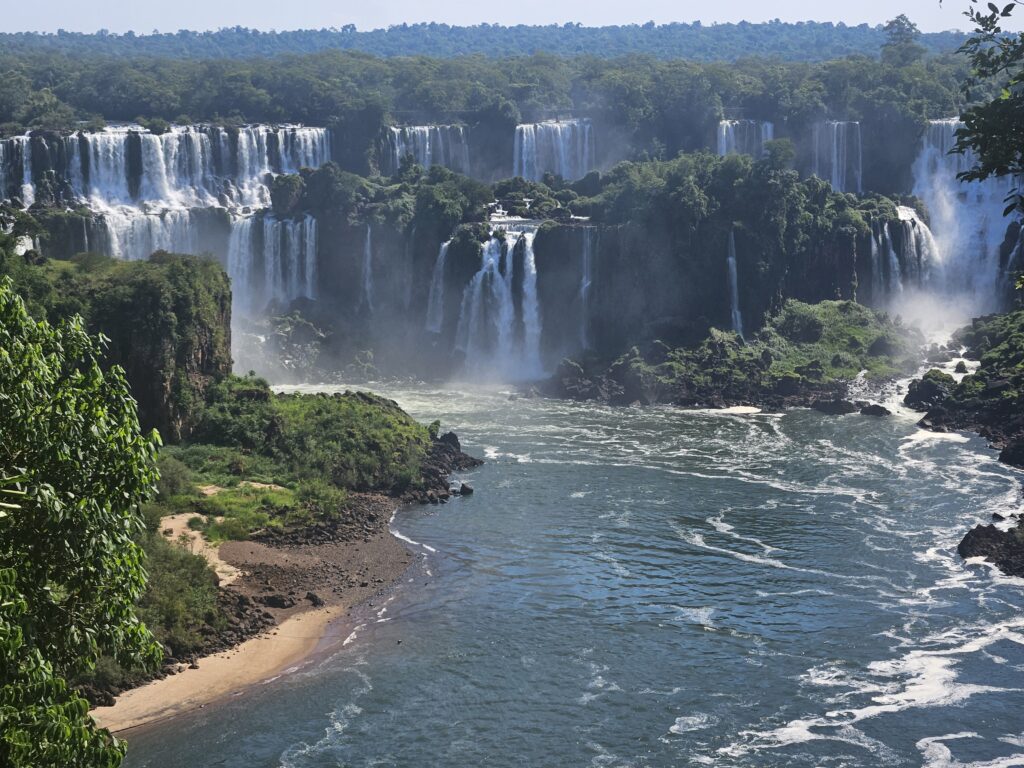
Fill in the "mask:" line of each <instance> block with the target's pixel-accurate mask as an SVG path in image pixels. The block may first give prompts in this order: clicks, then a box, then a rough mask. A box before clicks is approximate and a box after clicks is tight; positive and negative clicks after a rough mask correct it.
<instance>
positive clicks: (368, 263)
mask: <svg viewBox="0 0 1024 768" xmlns="http://www.w3.org/2000/svg"><path fill="white" fill-rule="evenodd" d="M359 303H360V306H361V307H363V308H364V309H366V310H367V311H369V312H370V313H371V314H372V313H373V225H371V224H367V225H366V241H365V242H364V243H363V292H362V295H361V297H360V302H359Z"/></svg>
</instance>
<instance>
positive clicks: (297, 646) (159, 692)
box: [92, 606, 345, 733]
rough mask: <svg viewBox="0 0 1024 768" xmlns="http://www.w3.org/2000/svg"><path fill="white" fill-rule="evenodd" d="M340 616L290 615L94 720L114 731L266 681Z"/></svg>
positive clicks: (337, 610) (339, 611)
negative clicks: (276, 625)
mask: <svg viewBox="0 0 1024 768" xmlns="http://www.w3.org/2000/svg"><path fill="white" fill-rule="evenodd" d="M344 613H345V609H344V608H342V607H340V606H335V607H331V608H320V609H317V610H311V611H305V612H303V613H300V614H298V615H296V616H292V617H291V618H290V619H287V620H285V621H284V622H283V623H282V624H280V625H279V626H278V627H275V628H274V629H273V630H271V631H270V632H269V633H267V634H263V635H260V636H259V637H254V638H253V639H251V640H248V641H246V642H244V643H242V644H241V645H239V646H238V647H236V648H234V649H233V650H231V651H227V652H225V653H218V654H214V655H213V656H206V657H204V658H202V659H201V660H200V661H199V668H198V669H185V670H184V671H183V672H180V673H179V674H177V675H171V676H169V677H165V678H163V679H162V680H154V681H153V682H151V683H148V684H147V685H144V686H142V687H140V688H134V689H132V690H130V691H126V692H125V693H123V694H121V695H120V696H118V697H117V702H116V703H115V704H114V706H112V707H98V708H96V709H94V710H93V711H92V716H93V719H94V720H95V721H96V723H97V724H99V725H100V726H102V727H104V728H108V729H110V730H111V731H113V732H114V733H118V732H121V731H125V730H128V729H130V728H136V727H138V726H140V725H145V724H147V723H153V722H156V721H158V720H166V719H168V718H171V717H175V716H176V715H181V714H184V713H186V712H191V711H193V710H196V709H199V708H201V707H204V706H205V705H207V704H210V703H211V702H214V701H216V700H217V699H219V698H222V697H224V696H228V695H231V694H233V693H236V692H239V691H241V690H244V689H245V688H246V687H248V686H251V685H255V684H257V683H260V682H263V681H265V680H269V679H270V678H272V677H274V676H275V675H278V674H280V673H281V672H282V671H284V670H287V669H289V668H290V667H293V666H297V665H301V663H302V661H303V660H304V659H306V658H307V657H308V656H309V655H310V654H311V653H312V652H313V650H314V649H315V648H316V647H317V645H318V644H319V642H320V639H321V638H322V637H323V636H324V634H325V632H326V629H327V626H328V624H330V622H331V621H332V620H334V619H337V618H338V617H340V616H343V615H344Z"/></svg>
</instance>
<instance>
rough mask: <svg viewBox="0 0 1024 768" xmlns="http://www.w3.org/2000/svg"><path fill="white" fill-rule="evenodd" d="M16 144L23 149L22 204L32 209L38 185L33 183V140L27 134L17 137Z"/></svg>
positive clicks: (21, 154)
mask: <svg viewBox="0 0 1024 768" xmlns="http://www.w3.org/2000/svg"><path fill="white" fill-rule="evenodd" d="M14 142H15V143H16V144H17V145H18V146H19V147H20V148H21V152H20V153H19V155H20V157H21V204H22V205H23V206H24V207H25V208H31V207H32V204H33V203H35V201H36V185H35V184H34V183H33V181H32V139H31V138H29V136H28V135H27V134H26V135H25V136H17V137H15V138H14Z"/></svg>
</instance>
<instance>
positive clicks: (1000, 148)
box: [957, 0, 1024, 213]
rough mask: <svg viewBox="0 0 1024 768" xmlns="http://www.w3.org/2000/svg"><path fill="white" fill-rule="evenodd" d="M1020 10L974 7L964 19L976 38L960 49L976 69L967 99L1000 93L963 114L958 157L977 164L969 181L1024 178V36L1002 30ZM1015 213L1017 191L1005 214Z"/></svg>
mask: <svg viewBox="0 0 1024 768" xmlns="http://www.w3.org/2000/svg"><path fill="white" fill-rule="evenodd" d="M971 2H972V3H977V0H971ZM1017 5H1019V3H1016V2H1011V3H1006V4H1005V5H1003V6H1002V8H1000V7H999V6H997V5H995V4H994V3H988V7H987V9H986V10H979V9H978V8H977V7H972V8H970V9H969V10H968V11H967V13H966V15H967V16H968V18H970V19H971V21H972V22H974V24H975V26H976V30H975V34H974V35H972V36H971V37H970V38H969V39H968V40H967V42H965V43H964V45H963V47H962V48H961V51H963V52H964V53H966V54H967V56H968V58H969V59H970V62H971V66H972V73H971V77H970V78H969V79H968V80H967V81H966V83H965V88H966V92H967V95H968V97H970V96H971V95H972V94H977V95H976V98H977V96H980V95H981V94H978V93H977V92H978V91H979V90H980V89H982V88H988V89H991V88H992V87H993V85H994V86H995V89H996V93H997V95H996V96H995V97H994V98H988V99H984V98H982V99H981V101H980V102H979V103H977V104H975V105H973V106H971V107H970V108H969V109H967V110H966V111H965V112H964V114H963V121H964V128H963V129H962V130H961V131H960V133H959V135H958V138H957V151H959V152H966V151H968V150H971V151H973V152H974V154H975V156H976V158H977V165H976V166H975V167H974V168H972V169H970V170H968V171H966V172H964V173H962V174H961V178H964V179H966V180H977V179H987V178H989V177H990V176H1010V177H1013V178H1019V177H1020V175H1021V173H1024V32H1019V33H1016V34H1013V33H1010V32H1007V31H1006V30H1005V29H1004V28H1003V23H1004V20H1005V19H1008V18H1009V17H1010V16H1011V15H1012V14H1013V11H1014V9H1015V8H1016V6H1017ZM1014 209H1016V210H1017V211H1018V212H1021V213H1024V197H1022V195H1021V190H1020V189H1019V188H1016V189H1014V190H1013V192H1012V193H1011V195H1010V197H1009V198H1007V208H1006V213H1010V212H1011V211H1013V210H1014Z"/></svg>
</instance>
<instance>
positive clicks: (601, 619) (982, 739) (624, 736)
mask: <svg viewBox="0 0 1024 768" xmlns="http://www.w3.org/2000/svg"><path fill="white" fill-rule="evenodd" d="M378 389H382V390H383V391H384V393H385V394H388V395H389V396H391V397H394V398H395V399H396V400H398V402H399V403H400V404H401V405H402V406H403V407H405V408H406V409H407V410H409V411H410V412H411V413H412V414H413V415H414V416H416V417H418V418H419V419H421V420H423V421H429V420H433V419H434V418H435V417H440V418H441V419H442V421H443V423H444V427H445V428H450V429H455V430H456V431H457V432H458V434H459V436H460V437H461V438H462V442H463V447H464V448H465V449H466V450H468V451H470V452H471V453H475V454H477V455H480V456H483V457H485V458H486V459H487V463H486V465H485V466H484V467H482V468H480V469H479V470H476V471H474V472H472V473H470V474H468V475H467V478H468V479H470V480H471V482H472V483H473V485H474V486H475V487H476V491H477V492H476V494H475V495H474V496H472V497H469V498H465V499H458V500H455V501H454V502H453V503H451V504H448V505H446V506H441V507H415V508H412V509H405V510H402V511H400V512H399V513H398V515H397V516H396V518H395V520H394V521H393V528H394V530H395V531H396V532H398V533H400V534H401V535H402V536H403V537H406V538H407V539H409V540H411V541H412V542H417V543H411V544H410V547H411V548H412V549H413V550H414V551H415V552H416V553H417V555H418V563H417V565H416V567H414V569H413V570H411V571H410V572H409V573H408V574H407V576H406V579H405V580H404V583H403V584H402V585H401V586H400V587H399V588H397V589H396V590H394V591H393V592H392V593H391V596H390V597H389V598H385V599H384V600H380V601H378V602H377V604H376V605H375V607H374V608H373V609H372V610H371V611H370V612H368V614H367V618H366V620H365V621H361V622H360V624H359V626H357V627H353V629H354V630H355V631H354V633H353V635H351V636H350V642H349V643H348V644H347V645H346V646H345V647H344V649H342V650H340V651H339V652H337V653H336V654H335V655H334V656H333V657H331V658H329V659H326V660H324V661H322V662H320V663H318V664H317V665H316V666H315V667H314V668H312V669H310V670H308V671H304V672H300V673H298V674H295V675H292V676H290V677H286V678H284V679H282V680H278V681H276V682H274V683H273V684H270V685H265V686H262V687H261V688H260V689H259V690H258V691H256V692H255V693H250V694H247V695H246V696H244V697H241V698H239V699H237V700H235V701H233V702H229V703H226V704H224V705H218V706H216V707H211V708H207V709H205V710H202V711H200V712H197V713H195V714H194V715H190V716H187V717H184V718H181V719H178V720H176V721H174V722H172V723H170V724H166V725H163V726H160V727H157V728H154V729H152V730H149V731H146V732H143V733H140V734H137V735H135V736H133V737H132V738H131V741H130V745H131V746H130V757H129V760H128V765H129V766H132V767H133V768H141V766H154V767H155V768H177V767H178V766H180V767H181V768H196V767H197V766H238V767H239V768H256V767H257V766H285V767H287V768H293V767H294V768H311V767H313V766H317V767H319V766H371V765H372V766H526V765H529V766H586V765H593V766H679V765H701V764H708V765H711V764H714V765H717V766H766V765H768V766H772V765H780V766H782V765H786V766H819V765H821V766H878V765H913V766H919V765H925V766H961V765H968V766H975V767H976V768H980V767H981V766H991V767H996V766H1010V765H1024V719H1022V718H1021V716H1020V713H1021V712H1022V711H1024V582H1021V581H1016V580H1013V579H1008V578H1005V577H1002V576H999V575H998V574H996V573H994V572H992V570H991V569H989V568H987V567H985V566H982V565H965V564H964V563H963V562H962V561H961V560H960V559H959V558H958V557H957V555H956V543H957V541H958V540H959V539H960V537H961V536H962V535H963V533H964V531H965V530H966V529H967V528H968V527H969V526H971V525H973V524H974V523H975V522H978V521H987V520H989V519H990V517H991V514H992V512H994V511H999V512H1002V513H1006V512H1008V511H1014V510H1016V509H1017V508H1019V506H1020V503H1021V501H1020V491H1019V479H1018V477H1019V476H1018V475H1016V474H1015V473H1014V472H1013V471H1011V470H1009V469H1007V468H1006V467H1004V466H1001V465H1000V464H998V463H997V462H996V460H995V454H994V453H993V452H992V451H990V450H988V449H987V448H986V446H985V444H984V442H983V441H982V440H980V439H978V438H968V437H966V436H959V435H952V436H950V435H946V436H941V435H929V434H927V433H924V432H922V431H920V430H918V429H917V428H916V427H915V426H914V419H913V417H911V416H910V415H899V416H897V417H894V418H891V419H872V418H867V417H861V416H859V415H855V416H848V417H843V418H829V417H823V416H821V415H819V414H816V413H814V412H810V411H793V412H790V413H787V414H785V415H778V414H755V415H751V414H742V415H741V414H722V413H704V412H684V411H679V410H673V409H669V408H643V409H641V408H625V409H622V408H620V409H613V408H606V407H600V406H594V405H586V404H574V403H564V402H553V401H547V400H531V399H519V400H515V401H511V400H509V399H508V396H507V395H505V394H501V393H498V392H458V391H452V390H432V389H429V388H419V389H416V388H408V389H402V388H391V389H389V388H388V387H387V386H386V385H385V386H383V387H381V388H378ZM345 631H346V632H348V631H349V630H348V628H346V629H345ZM399 641H401V642H399Z"/></svg>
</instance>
